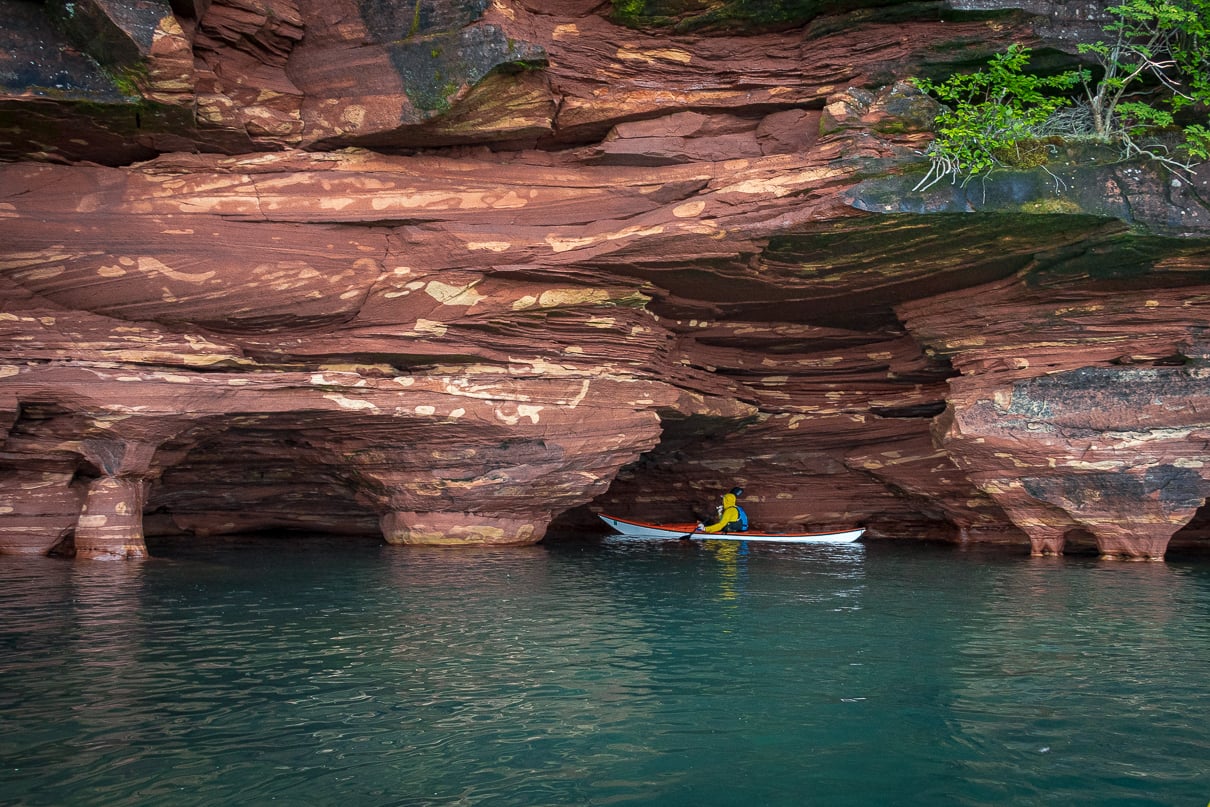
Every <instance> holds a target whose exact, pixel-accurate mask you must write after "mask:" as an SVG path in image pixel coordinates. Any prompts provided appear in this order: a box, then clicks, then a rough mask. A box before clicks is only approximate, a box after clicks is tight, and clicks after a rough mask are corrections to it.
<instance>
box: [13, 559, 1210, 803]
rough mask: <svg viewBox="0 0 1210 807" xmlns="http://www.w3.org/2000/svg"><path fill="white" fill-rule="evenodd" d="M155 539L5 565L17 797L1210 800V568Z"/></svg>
mask: <svg viewBox="0 0 1210 807" xmlns="http://www.w3.org/2000/svg"><path fill="white" fill-rule="evenodd" d="M150 547H151V549H152V551H153V552H154V553H156V555H157V557H156V558H154V559H152V560H150V561H148V562H145V563H138V562H135V563H104V562H91V563H90V562H78V563H73V562H71V561H62V560H51V559H44V558H19V557H0V803H2V804H5V805H105V807H120V806H122V805H207V806H208V807H209V806H211V805H221V804H230V805H259V804H271V803H274V804H288V805H356V806H357V807H360V806H361V805H615V804H651V805H686V806H687V807H688V806H689V805H693V807H703V806H704V805H1031V804H1056V805H1058V804H1062V805H1070V804H1088V805H1128V804H1129V805H1195V806H1196V807H1201V805H1205V804H1207V802H1210V697H1208V693H1207V687H1208V685H1210V563H1208V562H1207V561H1205V560H1190V561H1186V562H1169V563H1166V564H1141V563H1111V562H1108V563H1107V562H1100V561H1097V560H1094V559H1092V558H1063V559H1030V558H1028V557H1026V556H1024V554H1023V553H1022V552H1019V551H1006V550H998V551H960V550H957V549H953V548H949V547H935V546H927V545H915V544H913V545H910V546H899V545H895V544H893V543H890V542H882V543H870V544H865V545H863V544H858V545H853V546H848V547H781V548H777V547H756V546H751V547H744V546H738V545H736V544H730V543H727V544H724V543H719V544H718V545H705V546H702V545H688V546H686V545H682V544H679V543H676V542H673V543H656V544H629V543H624V542H619V543H611V542H608V541H603V542H590V541H583V542H566V543H551V544H547V545H542V546H537V547H530V548H525V549H510V550H439V549H408V548H398V547H389V546H385V545H378V544H376V543H373V542H366V543H361V542H345V541H337V540H325V539H314V540H303V541H299V540H289V541H286V540H277V541H273V540H260V541H222V542H213V543H210V544H208V545H204V546H193V547H190V546H188V545H186V544H181V543H155V542H150Z"/></svg>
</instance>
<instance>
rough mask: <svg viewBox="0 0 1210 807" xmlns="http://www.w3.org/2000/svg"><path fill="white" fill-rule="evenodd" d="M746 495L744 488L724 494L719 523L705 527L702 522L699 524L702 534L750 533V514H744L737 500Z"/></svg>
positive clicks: (732, 489)
mask: <svg viewBox="0 0 1210 807" xmlns="http://www.w3.org/2000/svg"><path fill="white" fill-rule="evenodd" d="M742 495H744V489H743V488H731V490H730V491H729V492H728V493H724V494H723V504H722V507H721V508H719V516H718V521H716V522H714V523H713V524H710V525H704V524H702V522H700V521H699V522H698V523H697V529H698V530H699V531H701V532H709V533H719V532H747V531H748V514H747V513H745V512H744V508H742V507H740V506H739V504H738V503H737V502H736V500H737V499H738V498H739V497H740V496H742Z"/></svg>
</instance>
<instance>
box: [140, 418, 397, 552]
mask: <svg viewBox="0 0 1210 807" xmlns="http://www.w3.org/2000/svg"><path fill="white" fill-rule="evenodd" d="M334 429H338V424H334V423H324V422H322V421H320V420H312V421H310V422H308V423H302V422H299V421H297V420H296V419H295V418H286V419H283V418H281V417H275V418H271V419H270V418H265V419H260V418H240V419H236V420H234V421H227V422H223V423H220V424H213V423H212V424H207V427H199V428H195V429H193V430H191V433H190V434H189V435H185V436H183V437H182V438H181V439H179V440H177V441H173V442H168V443H165V444H164V445H162V446H161V447H160V449H159V451H158V452H157V463H159V464H161V465H163V466H165V470H164V472H163V473H162V474H161V475H160V476H159V477H158V478H157V479H156V480H155V482H154V484H153V485H152V486H151V490H150V491H149V494H148V498H147V504H146V507H145V508H144V516H143V531H144V534H145V536H146V537H147V538H148V539H150V540H151V541H152V542H153V543H154V542H156V541H157V540H164V539H170V538H172V537H174V536H176V537H183V536H194V537H202V538H208V537H214V536H229V535H242V536H251V535H256V536H264V537H281V536H289V537H295V538H297V537H300V536H302V535H311V536H326V537H335V536H339V537H342V538H348V539H366V540H370V539H373V540H377V541H381V540H382V533H381V530H380V528H379V524H378V515H377V513H376V512H374V510H373V509H372V508H371V507H370V506H369V505H367V504H366V503H364V502H361V501H359V499H358V495H357V493H358V483H357V482H356V480H355V479H354V477H353V474H352V473H351V471H350V469H349V467H348V466H347V465H345V464H344V463H342V462H341V461H340V455H341V452H339V451H337V450H336V449H334V448H333V447H332V434H333V430H334ZM325 434H326V438H325Z"/></svg>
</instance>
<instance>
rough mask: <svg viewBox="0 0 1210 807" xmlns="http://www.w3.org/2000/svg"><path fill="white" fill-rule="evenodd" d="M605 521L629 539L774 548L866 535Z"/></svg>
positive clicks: (607, 518) (856, 531)
mask: <svg viewBox="0 0 1210 807" xmlns="http://www.w3.org/2000/svg"><path fill="white" fill-rule="evenodd" d="M601 520H602V521H604V522H605V523H606V524H608V525H609V526H610V527H612V528H613V529H614V530H616V531H617V532H619V533H621V534H622V535H623V536H625V537H627V538H647V539H652V538H654V539H662V540H668V539H677V538H686V539H698V540H707V539H708V540H722V541H763V542H766V543H773V544H851V543H853V542H854V541H856V540H857V539H858V538H860V537H861V536H862V535H863V534H864V533H865V528H864V527H858V528H857V529H853V530H842V531H840V532H759V531H756V530H748V531H747V532H730V533H726V532H715V533H708V532H701V531H700V530H698V529H697V524H694V523H691V522H686V523H684V524H648V523H646V522H643V521H634V520H631V519H626V518H618V517H617V516H607V515H602V516H601Z"/></svg>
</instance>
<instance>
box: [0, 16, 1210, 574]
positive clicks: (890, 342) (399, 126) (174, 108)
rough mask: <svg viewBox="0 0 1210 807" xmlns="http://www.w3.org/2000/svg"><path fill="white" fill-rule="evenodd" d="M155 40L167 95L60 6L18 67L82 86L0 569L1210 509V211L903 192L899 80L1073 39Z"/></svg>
mask: <svg viewBox="0 0 1210 807" xmlns="http://www.w3.org/2000/svg"><path fill="white" fill-rule="evenodd" d="M0 1H2V0H0ZM10 5H11V2H10ZM89 8H90V9H95V10H96V13H95V15H92V16H91V17H90V19H91V20H92V23H91V24H92V25H93V26H94V27H96V28H97V29H99V30H100V29H105V30H108V29H109V28H111V27H112V26H111V25H110V24H111V23H115V24H116V22H115V18H116V16H117V11H115V9H118V10H120V9H119V7H117V6H114V5H113V4H112V3H96V4H90V6H89ZM140 8H141V9H143V11H144V12H146V13H144V14H143V16H142V17H140V18H139V19H140V20H142V22H141V23H140V25H138V26H133V27H132V26H130V25H126V26H125V27H123V26H117V27H118V28H121V29H122V30H123V31H125V32H126V33H125V34H124V35H123V36H124V37H125V38H124V39H123V38H122V37H119V39H118V40H117V41H118V45H119V46H115V48H114V49H113V50H112V52H113V53H115V54H118V55H116V56H114V59H119V58H120V59H124V60H126V61H127V62H129V63H131V64H133V65H134V66H135V67H136V68H138V69H136V70H134V71H132V72H130V77H131V81H132V82H133V83H134V84H135V85H137V87H136V88H137V89H138V90H139V91H140V92H141V93H142V95H143V102H140V103H139V104H134V103H133V102H132V101H131V100H129V99H127V98H125V97H124V95H123V93H125V92H127V91H128V90H129V88H126V87H118V86H116V85H115V84H114V83H113V81H112V79H111V78H109V77H107V76H106V75H105V74H104V73H103V72H100V71H95V68H93V67H91V66H90V65H91V62H90V61H89V60H90V59H97V58H99V57H98V54H96V53H90V54H89V56H88V57H87V58H85V57H84V56H82V55H81V54H79V53H73V48H76V47H77V46H75V45H72V44H71V43H70V42H69V41H68V40H67V39H66V38H65V37H66V35H65V34H60V33H56V29H55V28H54V27H53V26H52V25H50V23H49V22H48V20H47V19H45V18H44V17H40V16H39V12H38V11H37V10H35V9H31V8H30V7H26V6H22V7H21V8H20V9H19V11H20V13H18V14H15V15H14V16H13V17H12V19H13V20H14V24H13V26H12V27H11V28H10V29H9V30H7V31H6V32H3V33H2V34H0V36H3V37H5V39H4V42H5V43H6V44H10V45H11V47H10V48H9V49H8V51H7V52H8V53H9V54H10V55H9V56H6V57H4V58H7V59H9V62H7V63H6V62H4V61H3V59H0V66H3V65H5V64H9V65H11V64H13V61H12V59H13V58H20V57H19V56H17V57H14V56H12V55H11V54H20V53H33V52H34V51H35V50H36V52H37V54H38V55H39V57H40V58H39V60H38V61H39V63H44V64H46V65H50V66H64V69H65V71H66V73H68V74H77V78H76V79H75V82H74V85H73V86H72V87H70V88H63V89H62V90H61V92H60V91H57V92H56V93H49V92H48V88H46V87H44V86H43V85H44V84H46V83H47V81H49V80H50V78H38V79H36V80H32V83H31V84H30V85H29V86H25V87H10V86H8V85H6V86H5V88H4V89H3V97H0V123H3V128H4V135H3V142H0V155H3V156H5V157H6V158H8V159H9V160H11V161H10V162H7V163H3V164H0V236H2V237H0V552H38V553H45V552H49V551H58V552H66V551H73V550H74V552H75V553H76V554H77V556H79V557H89V558H133V557H140V556H142V555H143V554H145V552H146V550H145V544H144V534H145V533H146V534H180V535H184V534H187V535H196V536H202V537H205V536H209V535H218V534H224V533H231V532H240V531H248V530H270V529H296V530H309V531H324V532H336V533H341V534H364V533H368V532H374V531H377V532H379V533H380V534H381V535H382V536H383V537H384V538H385V539H386V540H388V541H390V542H392V543H405V544H416V543H428V544H449V545H463V544H485V543H486V544H501V545H515V544H525V543H532V542H535V541H538V540H541V539H542V538H543V537H544V535H546V534H548V533H549V532H551V531H552V529H553V530H555V531H557V530H558V529H559V528H568V527H570V526H572V525H583V524H587V523H590V522H591V521H592V513H593V511H595V510H600V509H609V510H611V511H614V512H618V513H619V514H622V515H627V514H629V515H637V516H642V517H648V518H656V519H661V518H667V519H677V520H682V519H686V518H693V517H702V516H704V515H707V514H708V510H709V508H711V507H712V506H713V504H714V503H715V502H716V501H717V496H718V494H719V493H720V492H721V491H722V490H725V489H727V488H729V487H731V486H732V485H733V484H740V485H743V486H744V487H745V488H746V489H747V491H748V492H747V495H746V497H745V505H746V506H747V508H748V510H749V513H750V514H751V516H752V518H753V520H754V521H755V522H756V523H757V524H759V525H760V526H762V527H767V528H782V527H787V528H788V527H818V528H826V527H840V526H850V525H852V524H855V523H860V524H864V525H865V526H867V528H868V529H869V532H870V534H871V535H872V536H875V537H888V538H906V537H932V538H937V537H941V538H948V539H951V540H956V541H999V542H1011V543H1019V544H1021V545H1022V546H1024V545H1026V544H1028V545H1029V546H1030V547H1031V551H1033V552H1035V553H1038V554H1044V553H1057V552H1062V551H1064V549H1065V548H1066V547H1067V546H1068V544H1069V543H1075V542H1076V541H1077V540H1084V539H1085V537H1086V536H1092V539H1093V540H1094V541H1095V543H1096V545H1097V547H1098V549H1099V551H1100V552H1101V554H1102V555H1104V556H1106V557H1129V558H1147V559H1154V558H1160V557H1162V556H1163V555H1164V552H1165V550H1166V547H1167V544H1168V541H1169V538H1170V536H1171V535H1172V534H1173V533H1175V532H1177V531H1178V530H1180V529H1181V528H1182V527H1183V526H1184V525H1186V524H1188V523H1191V522H1195V521H1196V520H1197V518H1198V517H1199V516H1198V514H1199V511H1200V510H1201V508H1202V507H1203V502H1204V501H1205V497H1206V494H1207V484H1208V480H1210V476H1208V475H1207V472H1206V470H1205V468H1204V467H1203V463H1204V462H1205V458H1204V454H1205V445H1206V440H1207V436H1208V435H1210V424H1208V423H1207V422H1206V416H1205V412H1206V411H1207V402H1206V400H1205V398H1206V394H1207V386H1206V380H1205V372H1204V365H1205V362H1206V361H1207V359H1208V356H1210V348H1207V344H1208V343H1207V340H1206V338H1205V335H1204V332H1203V330H1202V329H1203V328H1204V327H1205V323H1206V322H1207V321H1208V317H1207V313H1208V312H1207V311H1206V310H1205V300H1206V299H1210V296H1208V295H1207V289H1208V288H1210V249H1208V248H1206V247H1205V246H1204V244H1205V240H1204V239H1205V237H1206V235H1207V233H1208V232H1210V225H1207V224H1206V222H1207V221H1208V220H1210V219H1208V218H1207V217H1208V216H1210V211H1207V210H1206V208H1205V206H1204V205H1203V204H1202V203H1201V201H1200V200H1201V198H1204V192H1205V185H1206V178H1205V177H1200V176H1199V177H1195V178H1194V180H1193V181H1192V182H1184V183H1182V184H1180V185H1179V186H1177V185H1173V184H1167V185H1165V184H1163V183H1162V182H1161V180H1160V178H1159V177H1158V175H1157V174H1155V173H1154V172H1152V171H1150V170H1139V169H1138V167H1136V166H1130V165H1127V166H1117V165H1108V166H1106V165H1091V164H1089V165H1085V164H1083V163H1080V164H1078V165H1077V164H1074V163H1073V164H1071V165H1067V164H1064V165H1063V166H1055V167H1054V170H1053V171H1052V172H1049V173H1048V172H1043V171H1038V172H1034V173H1032V174H1027V173H1021V174H1012V175H1009V176H1000V177H997V178H993V179H992V180H989V181H988V182H987V183H983V184H982V185H980V186H979V187H978V188H976V186H975V185H974V184H972V185H970V186H968V187H961V188H960V187H952V186H950V187H947V186H944V185H940V186H936V187H934V188H933V189H931V190H930V191H929V192H928V193H926V194H919V193H916V194H913V193H912V192H911V190H910V189H911V187H912V185H913V184H914V183H915V182H916V181H917V177H918V176H919V175H920V174H919V163H920V159H921V158H920V155H919V151H920V149H921V148H923V146H924V145H925V143H926V142H927V138H928V136H929V135H928V133H927V127H928V123H929V121H930V119H931V115H932V112H933V110H934V107H933V105H932V104H931V103H930V102H928V100H927V99H925V98H924V97H923V96H921V95H920V94H919V93H916V92H915V91H913V90H912V89H911V88H910V87H909V86H907V85H905V84H903V83H901V82H899V81H898V79H902V78H903V77H905V76H907V75H909V74H911V73H913V72H916V71H917V70H918V69H919V68H920V67H921V66H922V65H924V64H926V63H930V64H931V66H932V67H933V68H936V69H940V66H939V65H938V64H937V61H938V60H947V61H949V62H951V63H973V62H975V61H978V60H979V58H980V57H982V56H985V55H986V54H987V53H988V52H991V51H994V50H996V49H997V45H998V44H999V41H1000V40H1001V39H1002V40H1003V41H1008V40H1009V39H1012V40H1014V41H1022V42H1027V43H1028V42H1041V41H1042V38H1043V37H1052V41H1051V44H1053V45H1055V46H1056V47H1059V48H1061V49H1066V50H1068V51H1074V47H1073V44H1072V42H1071V40H1070V39H1069V38H1067V34H1066V33H1065V31H1066V30H1067V29H1066V28H1065V27H1063V25H1062V24H1061V23H1062V20H1061V19H1060V17H1059V16H1053V17H1040V18H1034V19H1031V18H1029V17H1027V16H1025V15H1018V16H1015V17H1013V18H1011V19H1008V18H1006V19H1005V20H1004V21H1001V22H998V23H997V26H998V27H996V28H994V29H993V28H989V27H988V26H987V25H986V23H985V22H984V21H981V20H978V19H974V20H969V21H956V20H954V21H946V22H941V21H939V20H937V19H935V18H931V19H927V20H911V19H903V18H900V19H897V20H894V21H892V20H890V19H880V17H879V12H878V11H877V10H874V11H871V12H869V13H868V14H863V15H857V16H854V17H851V18H843V17H837V18H821V19H818V20H813V21H810V24H809V25H806V26H805V27H803V26H799V27H797V28H794V27H790V28H783V29H780V30H775V29H773V28H763V29H761V30H760V31H758V32H756V33H750V34H748V35H740V34H738V33H737V31H738V30H739V29H738V28H736V27H735V26H733V25H731V24H730V23H729V24H728V25H724V26H721V27H719V28H714V29H712V30H711V31H710V33H711V34H712V35H708V36H707V35H686V34H684V33H683V31H684V29H680V30H681V32H676V31H674V32H668V31H642V30H636V29H633V28H627V27H624V26H620V25H618V24H616V23H615V22H612V21H610V19H607V18H606V17H605V16H602V11H603V9H598V7H597V5H596V4H595V3H592V4H585V3H579V2H576V3H554V2H547V0H523V1H521V0H517V1H515V2H497V3H492V4H490V5H489V4H486V3H484V4H456V3H436V2H429V0H426V2H425V3H424V4H419V5H412V4H403V5H400V6H398V7H397V8H396V7H391V6H379V7H374V8H371V7H370V6H367V5H366V4H355V3H352V2H348V0H336V2H325V3H318V2H314V0H299V2H297V3H295V2H287V0H265V2H261V0H238V1H237V0H215V2H212V3H195V4H188V3H181V4H177V9H178V11H177V14H167V13H166V12H165V8H164V7H163V6H156V5H154V4H153V5H151V6H140ZM106 9H108V10H106ZM152 12H154V13H152ZM178 15H179V16H178ZM1058 29H1062V30H1058ZM992 31H994V34H992V33H989V32H992ZM723 32H725V33H723ZM989 37H990V38H989ZM35 43H38V44H37V46H36V48H35ZM123 43H125V44H123ZM940 43H944V44H945V47H939V44H940ZM42 57H44V58H42ZM105 63H106V64H107V65H108V66H110V67H112V66H113V65H112V64H110V63H109V62H105ZM89 71H94V72H89ZM9 73H12V74H13V75H15V74H16V73H15V71H11V70H10V71H9ZM9 73H6V74H5V75H8V74H9ZM81 100H87V101H88V103H89V104H90V105H89V106H84V105H77V102H78V101H81ZM195 110H196V113H195ZM350 146H356V147H358V148H348V147H350ZM303 149H306V150H303ZM539 149H540V150H539ZM375 150H377V151H375ZM161 152H172V153H162V154H159V153H161ZM157 154H159V156H156V155H157ZM136 160H140V161H141V162H137V163H135V162H134V161H136ZM51 163H62V164H51ZM96 163H100V164H99V165H98V164H96ZM105 166H109V167H105ZM905 172H906V174H905ZM913 172H915V173H913ZM1060 176H1061V177H1062V179H1061V180H1056V177H1060ZM1059 182H1061V183H1063V186H1064V187H1065V188H1067V189H1069V190H1058V189H1057V188H1059V184H1058V183H1059ZM1105 188H1111V189H1113V190H1114V195H1111V196H1106V194H1105V193H1103V192H1102V191H1103V189H1105ZM1123 221H1124V222H1127V223H1129V224H1130V225H1132V226H1134V227H1135V228H1137V231H1136V232H1131V231H1128V230H1127V229H1126V228H1125V226H1124V225H1123V224H1122V223H1121V222H1123ZM1147 229H1149V230H1150V233H1148V232H1147ZM1177 236H1179V237H1177ZM551 525H553V528H552V526H551Z"/></svg>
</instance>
